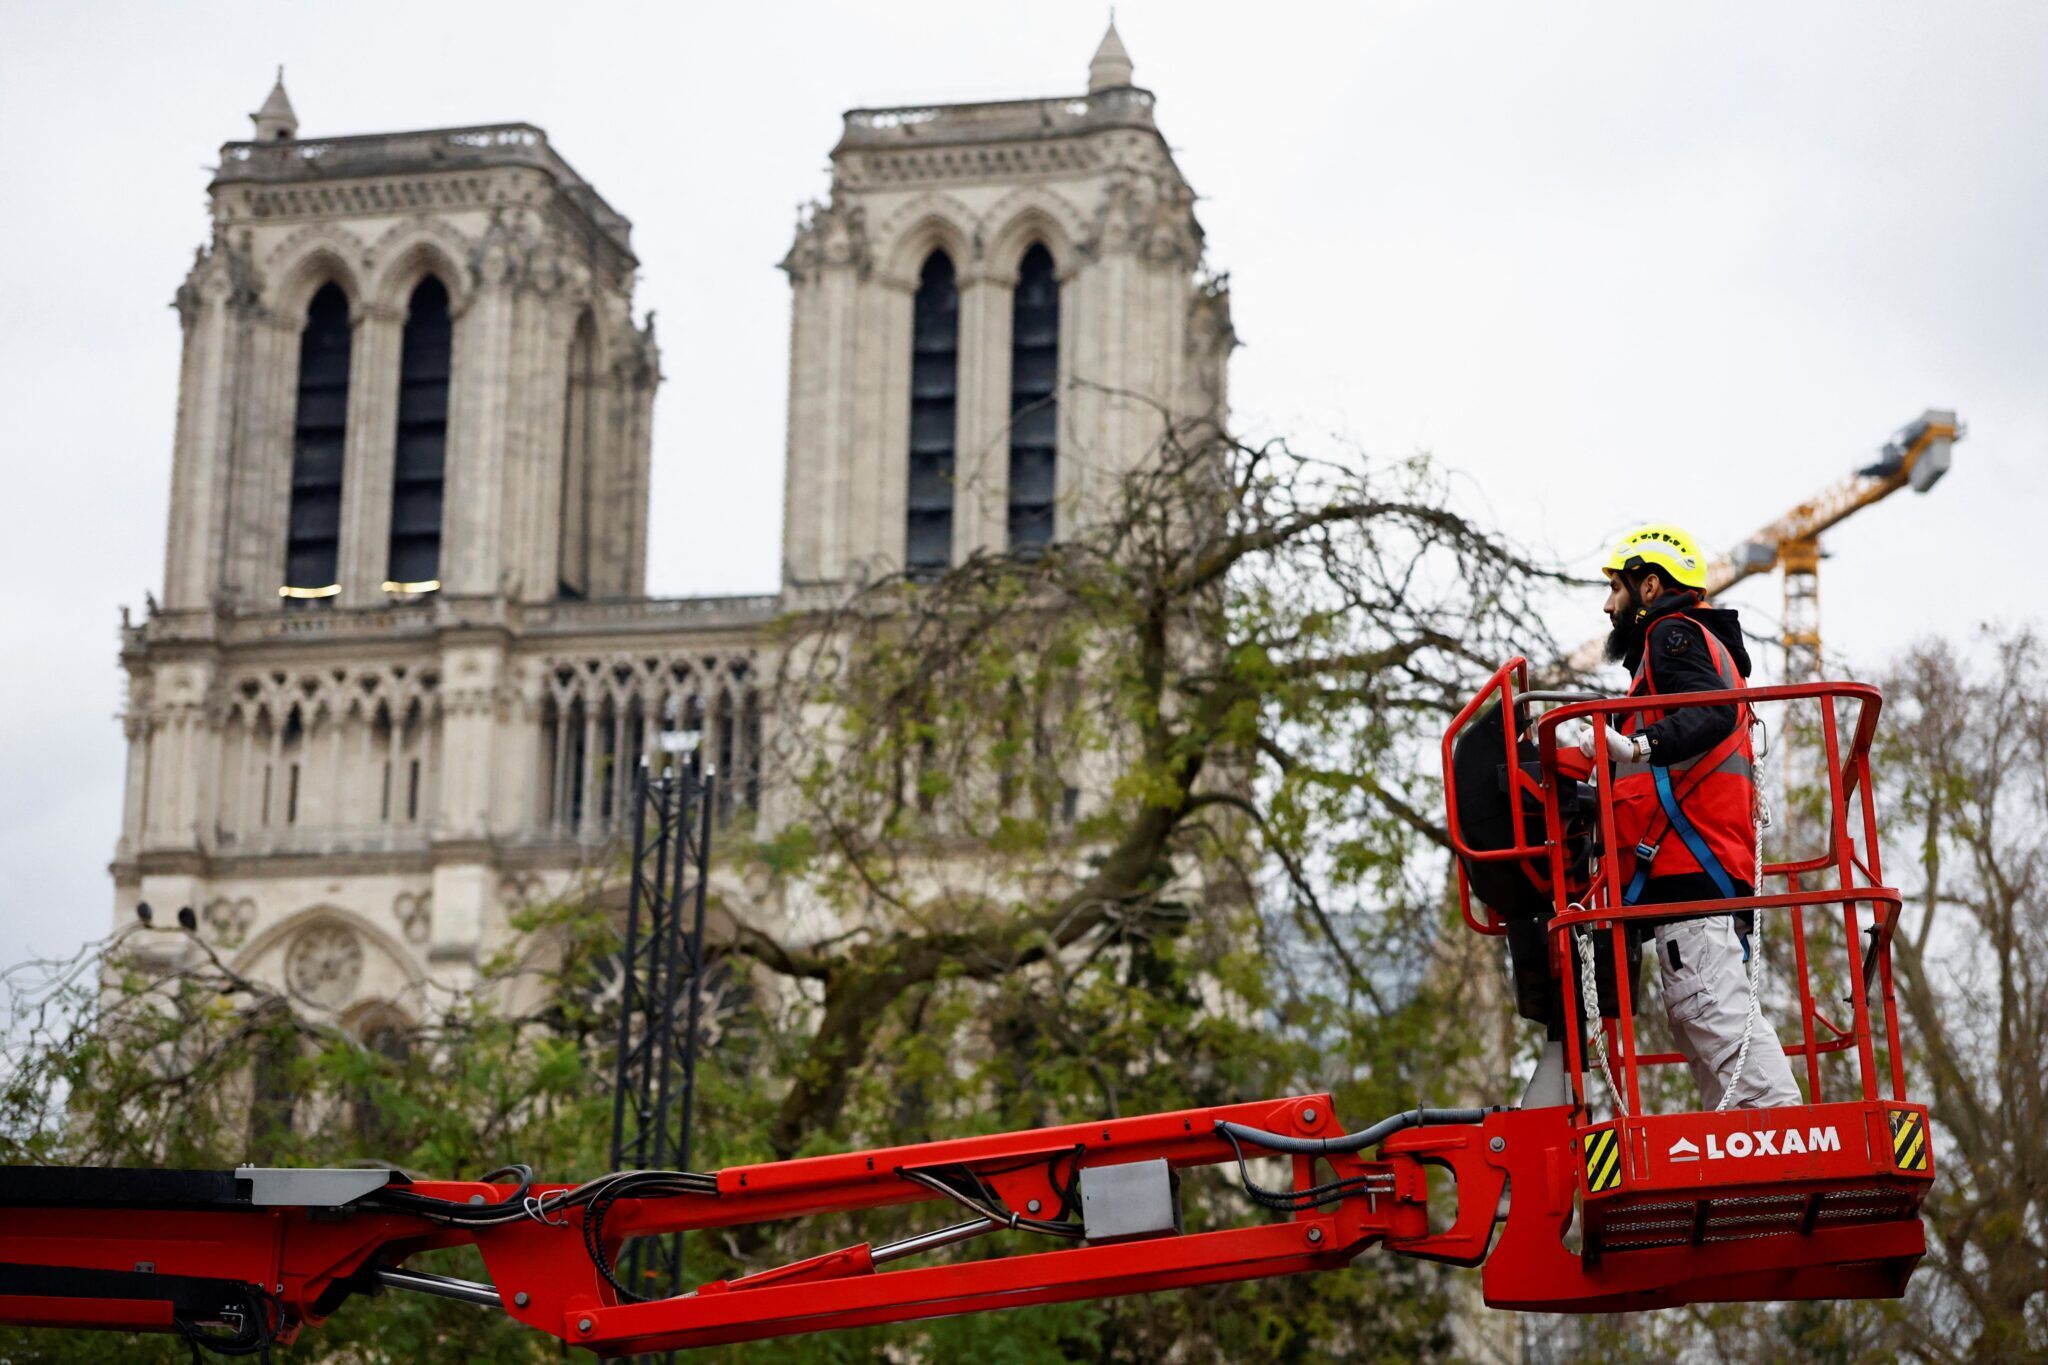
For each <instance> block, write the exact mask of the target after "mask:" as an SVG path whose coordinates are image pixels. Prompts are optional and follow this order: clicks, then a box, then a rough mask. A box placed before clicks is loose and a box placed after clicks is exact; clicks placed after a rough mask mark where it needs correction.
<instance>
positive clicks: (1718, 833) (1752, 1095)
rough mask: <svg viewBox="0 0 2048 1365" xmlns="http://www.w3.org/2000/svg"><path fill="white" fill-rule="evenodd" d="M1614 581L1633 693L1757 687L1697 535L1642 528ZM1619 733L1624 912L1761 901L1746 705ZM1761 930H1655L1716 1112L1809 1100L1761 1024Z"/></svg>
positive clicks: (1678, 1029) (1610, 572)
mask: <svg viewBox="0 0 2048 1365" xmlns="http://www.w3.org/2000/svg"><path fill="white" fill-rule="evenodd" d="M1601 570H1602V572H1603V573H1604V574H1605V575H1606V577H1607V603H1606V611H1607V618H1608V620H1609V621H1610V622H1611V623H1612V626H1613V629H1612V630H1611V631H1610V633H1609V635H1608V638H1607V657H1608V658H1609V659H1611V660H1613V661H1614V662H1616V663H1620V664H1622V665H1624V666H1625V667H1626V668H1627V669H1628V670H1629V674H1630V678H1631V682H1630V686H1629V691H1628V694H1629V695H1630V696H1631V697H1640V696H1671V695H1674V694H1677V693H1683V692H1721V691H1739V690H1741V689H1743V688H1744V687H1746V686H1747V685H1748V674H1749V651H1748V650H1746V649H1745V648H1743V643H1742V629H1741V627H1740V625H1739V624H1738V623H1737V620H1736V614H1735V612H1733V611H1731V610H1728V609H1725V608H1719V607H1710V606H1707V605H1706V603H1705V600H1704V596H1703V594H1704V590H1705V588H1706V585H1707V568H1706V557H1705V556H1704V555H1702V554H1701V553H1700V549H1699V546H1698V544H1697V543H1696V542H1695V541H1694V540H1693V538H1692V537H1691V536H1690V535H1687V534H1686V533H1685V532H1684V531H1682V530H1680V529H1679V528H1678V527H1676V526H1670V525H1651V526H1644V527H1640V528H1638V529H1637V530H1634V531H1631V532H1629V533H1628V534H1627V535H1625V536H1623V537H1622V538H1621V540H1620V542H1619V543H1618V544H1616V545H1615V547H1614V552H1613V553H1612V554H1611V555H1609V556H1608V558H1607V562H1606V563H1605V564H1603V565H1601ZM1606 735H1607V746H1608V750H1609V759H1610V761H1611V762H1612V763H1613V764H1614V765H1615V766H1614V775H1615V781H1614V834H1615V842H1616V844H1617V845H1618V846H1619V847H1618V848H1617V849H1616V850H1615V854H1616V855H1617V856H1618V857H1619V859H1620V863H1621V880H1622V885H1623V886H1624V888H1626V889H1625V891H1624V893H1623V897H1622V899H1623V901H1624V902H1625V903H1627V904H1631V905H1671V904H1676V903H1678V902H1682V901H1711V900H1728V899H1733V898H1736V897H1748V896H1752V895H1754V894H1755V893H1756V882H1757V871H1758V869H1757V842H1756V837H1757V826H1756V784H1755V781H1754V777H1753V767H1754V763H1755V757H1754V754H1753V753H1752V750H1751V744H1750V714H1749V708H1748V707H1747V706H1743V705H1725V706H1689V707H1682V708H1678V709H1674V710H1670V711H1664V712H1659V711H1657V710H1655V709H1650V710H1645V711H1642V712H1633V713H1629V714H1628V715H1626V716H1624V717H1622V718H1620V719H1619V722H1618V724H1616V725H1612V726H1610V727H1609V728H1608V729H1607V731H1606ZM1593 743H1594V740H1593V731H1592V729H1591V728H1590V727H1588V729H1587V731H1586V733H1585V735H1584V736H1583V738H1582V739H1581V742H1580V748H1581V751H1582V753H1583V754H1584V755H1585V756H1586V757H1587V758H1588V759H1590V758H1591V756H1592V753H1593ZM1753 932H1754V915H1753V913H1752V912H1751V911H1749V910H1746V909H1745V910H1741V911H1736V912H1730V911H1725V910H1724V911H1716V912H1711V913H1708V914H1703V915H1687V916H1685V917H1683V918H1679V919H1673V920H1662V921H1656V922H1655V927H1654V934H1655V941H1656V948H1657V951H1656V958H1657V973H1658V978H1659V984H1660V985H1661V986H1662V988H1663V995H1664V1009H1665V1013H1666V1014H1667V1015H1668V1016H1669V1017H1670V1020H1671V1030H1672V1032H1673V1033H1674V1034H1675V1035H1676V1036H1677V1041H1678V1049H1679V1051H1680V1052H1682V1053H1683V1054H1684V1055H1685V1059H1686V1062H1687V1064H1688V1065H1689V1066H1690V1067H1691V1068H1692V1074H1693V1078H1694V1080H1696V1081H1697V1082H1698V1083H1699V1088H1700V1094H1701V1096H1702V1097H1703V1098H1704V1099H1705V1101H1706V1107H1707V1108H1709V1109H1721V1108H1729V1107H1745V1108H1768V1107H1771V1106H1776V1105H1788V1104H1799V1103H1802V1102H1803V1101H1802V1100H1801V1098H1800V1094H1799V1086H1798V1084H1797V1083H1796V1082H1795V1081H1794V1080H1793V1079H1792V1067H1791V1064H1790V1063H1789V1062H1788V1061H1787V1060H1786V1058H1785V1050H1784V1048H1783V1047H1782V1046H1780V1044H1779V1042H1778V1038H1777V1034H1776V1032H1775V1030H1773V1029H1772V1028H1771V1027H1770V1025H1769V1024H1768V1023H1767V1022H1766V1021H1764V1020H1763V1019H1761V1018H1759V1019H1757V1020H1755V1021H1754V1023H1752V1021H1751V1018H1750V1009H1751V1004H1750V977H1749V969H1748V963H1749V955H1750V953H1751V951H1752V945H1751V942H1750V940H1751V935H1752V934H1753ZM1745 1041H1746V1046H1745ZM1731 1086H1732V1087H1733V1091H1734V1093H1733V1094H1732V1095H1729V1093H1728V1092H1729V1089H1730V1087H1731ZM1724 1097H1726V1103H1725V1104H1724V1103H1723V1100H1724Z"/></svg>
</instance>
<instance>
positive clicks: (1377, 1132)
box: [1216, 1104, 1515, 1156]
mask: <svg viewBox="0 0 2048 1365" xmlns="http://www.w3.org/2000/svg"><path fill="white" fill-rule="evenodd" d="M1514 1107H1515V1106H1513V1105H1511V1104H1496V1105H1492V1106H1489V1107H1488V1108H1485V1109H1409V1110H1405V1111H1403V1112H1402V1113H1399V1114H1395V1115H1393V1116H1391V1117H1389V1118H1383V1119H1381V1120H1380V1121H1379V1122H1378V1123H1375V1124H1373V1125H1372V1126H1371V1127H1370V1128H1361V1129H1359V1130H1358V1131H1357V1132H1355V1133H1346V1134H1345V1135H1344V1136H1343V1137H1335V1138H1305V1137H1290V1136H1289V1135H1287V1134H1286V1133H1269V1132H1266V1131H1265V1130H1264V1129H1262V1128H1247V1127H1245V1126H1244V1125H1243V1124H1241V1123H1218V1124H1217V1125H1216V1131H1217V1132H1218V1133H1221V1134H1222V1135H1223V1136H1225V1137H1228V1138H1235V1139H1237V1140H1238V1141H1240V1142H1248V1143H1251V1144H1252V1145H1253V1146H1256V1147H1264V1148H1266V1149H1268V1150H1269V1151H1275V1152H1286V1153H1288V1154H1289V1155H1292V1156H1327V1155H1328V1154H1330V1153H1331V1152H1356V1151H1359V1150H1360V1149H1362V1148H1366V1147H1377V1146H1379V1144H1380V1143H1382V1142H1384V1141H1386V1140H1387V1139H1388V1138H1390V1137H1392V1136H1393V1135H1394V1134H1396V1133H1398V1132H1400V1131H1401V1130H1402V1129H1404V1128H1416V1127H1420V1126H1421V1125H1422V1124H1425V1123H1483V1122H1485V1120H1486V1116H1487V1115H1488V1114H1505V1113H1507V1112H1508V1111H1510V1110H1512V1109H1513V1108H1514Z"/></svg>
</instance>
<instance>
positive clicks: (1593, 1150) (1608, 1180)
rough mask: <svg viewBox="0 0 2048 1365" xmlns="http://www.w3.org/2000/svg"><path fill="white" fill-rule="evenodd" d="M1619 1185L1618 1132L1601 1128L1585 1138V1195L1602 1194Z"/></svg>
mask: <svg viewBox="0 0 2048 1365" xmlns="http://www.w3.org/2000/svg"><path fill="white" fill-rule="evenodd" d="M1620 1183H1621V1136H1620V1130H1619V1129H1618V1128H1602V1129H1601V1130H1600V1131H1599V1132H1597V1133H1593V1134H1591V1135H1589V1136H1588V1137H1587V1138H1586V1193H1587V1194H1603V1193H1605V1192H1606V1191H1608V1190H1611V1189H1613V1188H1614V1187H1615V1186H1616V1185H1619V1184H1620Z"/></svg>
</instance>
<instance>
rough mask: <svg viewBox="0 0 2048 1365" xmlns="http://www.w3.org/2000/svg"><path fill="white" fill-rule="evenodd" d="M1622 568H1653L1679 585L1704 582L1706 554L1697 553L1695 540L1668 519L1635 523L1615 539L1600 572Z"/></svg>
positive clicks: (1701, 586)
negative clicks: (1617, 539)
mask: <svg viewBox="0 0 2048 1365" xmlns="http://www.w3.org/2000/svg"><path fill="white" fill-rule="evenodd" d="M1624 569H1656V570H1657V571H1658V572H1660V573H1662V574H1663V575H1664V576H1665V577H1666V578H1669V579H1670V580H1671V581H1672V582H1674V583H1676V584H1678V585H1679V586H1680V587H1685V588H1699V589H1702V590H1704V589H1705V588H1706V586H1707V557H1706V556H1705V555H1704V554H1702V553H1700V547H1699V542H1698V541H1696V540H1694V539H1693V538H1692V537H1691V536H1690V535H1687V534H1686V533H1685V531H1684V530H1682V529H1681V528H1679V527H1676V526H1672V525H1670V524H1669V523H1663V522H1660V523H1655V524H1652V525H1649V526H1638V527H1637V528H1636V529H1635V530H1633V531H1630V532H1629V533H1628V534H1627V535H1625V536H1623V537H1622V538H1621V539H1620V540H1619V541H1617V542H1615V546H1614V550H1613V552H1612V553H1610V554H1609V555H1608V556H1607V562H1606V563H1605V564H1602V565H1601V566H1600V572H1602V573H1604V574H1616V573H1620V572H1622V571H1623V570H1624Z"/></svg>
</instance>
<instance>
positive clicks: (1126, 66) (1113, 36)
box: [1088, 10, 1131, 95]
mask: <svg viewBox="0 0 2048 1365" xmlns="http://www.w3.org/2000/svg"><path fill="white" fill-rule="evenodd" d="M1130 83H1131V54H1130V53H1128V52H1126V51H1124V40H1123V39H1122V38H1119V37H1117V33H1116V11H1115V10H1111V11H1110V12H1109V32H1107V33H1105V34H1103V35H1102V46H1100V47H1098V48H1096V49H1095V58H1094V60H1092V61H1090V62H1089V63H1088V93H1089V94H1091V95H1092V94H1094V93H1095V92H1096V91H1098V90H1115V89H1116V88H1117V87H1119V86H1124V85H1129V84H1130Z"/></svg>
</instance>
